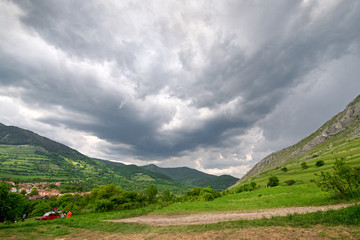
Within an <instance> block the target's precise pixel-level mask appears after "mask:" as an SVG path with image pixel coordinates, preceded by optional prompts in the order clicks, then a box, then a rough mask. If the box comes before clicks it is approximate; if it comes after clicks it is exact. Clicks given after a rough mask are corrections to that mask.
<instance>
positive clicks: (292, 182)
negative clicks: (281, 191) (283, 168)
mask: <svg viewBox="0 0 360 240" xmlns="http://www.w3.org/2000/svg"><path fill="white" fill-rule="evenodd" d="M285 183H286V185H288V186H291V185H293V184H294V183H295V181H294V180H292V179H290V180H286V181H285Z"/></svg>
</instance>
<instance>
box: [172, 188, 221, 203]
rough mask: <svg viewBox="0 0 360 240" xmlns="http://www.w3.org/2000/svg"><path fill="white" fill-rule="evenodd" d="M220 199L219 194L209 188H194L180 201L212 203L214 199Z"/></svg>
mask: <svg viewBox="0 0 360 240" xmlns="http://www.w3.org/2000/svg"><path fill="white" fill-rule="evenodd" d="M218 197H221V194H220V193H219V192H217V191H215V190H213V189H212V188H211V187H206V188H199V187H196V188H194V189H192V190H190V191H188V192H186V193H185V195H184V196H183V198H182V199H179V200H180V201H191V202H193V201H212V200H214V199H215V198H218Z"/></svg>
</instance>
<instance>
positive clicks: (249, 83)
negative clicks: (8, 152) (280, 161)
mask: <svg viewBox="0 0 360 240" xmlns="http://www.w3.org/2000/svg"><path fill="white" fill-rule="evenodd" d="M1 5H2V14H1V15H2V16H1V21H0V22H2V24H3V26H2V29H5V31H3V32H2V33H0V37H1V40H0V62H1V65H0V87H1V88H2V89H4V91H1V92H0V93H1V95H0V96H1V97H2V98H0V104H1V103H2V104H3V105H6V104H12V105H14V106H15V109H27V110H26V111H25V113H23V112H24V111H23V112H21V111H20V110H19V112H18V114H17V115H16V114H15V115H14V114H12V115H7V114H6V112H2V116H3V117H2V118H0V120H1V121H5V123H9V122H10V123H11V124H13V125H22V126H24V127H30V128H31V127H32V128H34V130H38V131H39V132H40V133H41V132H42V131H43V132H47V133H49V132H51V131H49V130H46V131H45V130H44V129H45V126H46V129H48V128H51V126H52V127H54V129H55V128H56V129H57V130H56V132H58V134H57V135H56V137H58V138H59V139H60V140H63V141H66V142H69V143H70V144H73V145H74V147H75V145H76V147H78V148H81V149H84V151H85V153H86V152H87V151H88V152H91V154H96V155H101V156H105V157H109V158H111V159H114V160H124V161H125V160H126V161H132V162H146V161H157V163H159V164H161V163H163V164H164V165H171V164H174V165H176V164H179V163H183V164H186V165H188V166H192V167H197V168H199V169H200V168H202V169H204V170H209V171H210V170H211V169H217V170H216V171H217V172H221V171H222V170H221V169H223V172H232V173H234V174H236V175H241V174H244V172H241V171H245V170H246V169H248V168H249V167H250V166H252V165H254V164H255V163H256V162H257V161H259V160H261V158H262V157H264V156H265V155H266V154H267V153H269V152H271V151H275V150H278V148H279V147H285V146H287V145H291V144H293V143H294V141H297V140H299V139H301V138H302V137H305V136H306V134H309V133H310V132H311V131H313V130H315V129H316V127H314V126H317V127H318V126H319V125H320V124H321V123H323V122H324V121H325V120H327V118H328V117H330V116H332V115H334V114H336V113H337V112H338V111H340V110H341V108H343V107H344V105H346V103H347V102H348V101H351V99H352V98H354V97H355V96H356V95H357V94H358V89H359V87H360V86H359V83H358V82H359V81H358V79H356V76H358V70H357V67H356V63H359V56H360V55H359V42H360V32H359V31H357V29H358V22H360V6H359V3H358V2H357V1H345V2H343V1H333V2H329V3H320V2H315V1H302V2H300V1H298V2H290V1H276V2H271V3H267V2H266V3H265V2H263V1H259V2H257V1H251V2H249V1H221V2H212V1H205V2H202V3H199V2H191V3H190V2H189V3H186V2H175V1H169V2H166V3H163V2H157V1H150V2H148V3H146V4H144V3H140V2H136V1H135V2H133V1H129V2H126V1H122V2H121V3H118V2H103V1H90V2H87V3H86V4H85V3H83V2H82V1H72V2H61V1H37V2H36V3H35V2H32V1H16V2H2V3H1ZM333 69H337V70H338V71H334V70H333ZM325 83H327V84H325ZM341 83H346V84H345V85H346V86H345V87H343V88H342V89H343V92H339V91H336V90H335V89H337V88H338V87H339V85H341ZM309 89H310V90H309ZM330 94H333V95H335V96H337V98H332V97H331V96H330ZM1 101H2V102H1ZM321 102H322V103H321ZM309 106H311V107H309ZM29 113H31V114H32V115H29ZM306 115H311V116H312V118H309V117H308V116H307V117H304V116H306ZM14 116H19V117H14ZM20 116H23V117H26V118H29V119H28V120H26V121H25V120H16V119H20ZM12 118H13V119H14V120H11V119H12ZM44 124H45V125H44ZM61 131H63V132H64V135H65V133H66V132H67V131H69V134H71V136H72V139H73V140H70V139H66V137H65V136H64V135H62V134H61ZM71 131H76V133H78V134H80V135H81V134H83V136H84V137H83V138H81V140H80V142H82V143H83V144H82V145H81V146H80V145H78V144H76V143H74V142H76V141H75V140H74V139H76V137H75V135H76V134H74V133H73V132H71ZM91 136H92V137H91ZM48 137H52V136H51V133H50V136H48ZM54 137H55V135H54ZM93 138H95V139H101V141H104V142H101V143H100V142H99V141H100V140H96V141H97V142H96V143H94V142H93V141H95V140H94V139H93ZM84 139H85V140H84ZM89 139H92V140H89ZM86 141H88V142H86ZM89 141H90V142H91V144H93V145H92V146H90V142H89ZM96 144H98V145H96ZM90 148H92V149H97V150H92V151H89V149H90ZM101 149H103V152H102V150H101ZM250 156H251V157H250ZM235 168H238V169H240V170H239V171H238V172H236V170H234V169H235ZM230 169H231V170H230ZM214 172H215V170H214ZM235 172H236V173H235Z"/></svg>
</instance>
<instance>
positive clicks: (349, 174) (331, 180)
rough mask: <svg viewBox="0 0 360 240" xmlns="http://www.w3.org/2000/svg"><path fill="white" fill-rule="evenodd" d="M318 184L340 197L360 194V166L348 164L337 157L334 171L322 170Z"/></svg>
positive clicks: (322, 188) (324, 189)
mask: <svg viewBox="0 0 360 240" xmlns="http://www.w3.org/2000/svg"><path fill="white" fill-rule="evenodd" d="M319 177H320V181H319V183H318V186H319V187H320V188H321V190H323V191H333V192H335V194H336V195H337V196H339V197H340V198H343V197H355V196H358V195H359V194H360V168H353V167H351V166H349V165H347V164H346V163H345V162H344V161H343V159H340V160H338V159H335V164H334V167H333V171H331V172H321V173H320V175H319Z"/></svg>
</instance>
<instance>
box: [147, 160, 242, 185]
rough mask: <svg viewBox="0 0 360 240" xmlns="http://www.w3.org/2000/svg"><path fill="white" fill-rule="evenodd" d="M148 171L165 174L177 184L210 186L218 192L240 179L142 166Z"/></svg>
mask: <svg viewBox="0 0 360 240" xmlns="http://www.w3.org/2000/svg"><path fill="white" fill-rule="evenodd" d="M141 168H144V169H146V170H149V171H152V172H157V173H161V174H164V175H166V176H168V177H170V178H172V179H174V180H175V181H177V182H180V183H182V184H185V185H191V186H196V187H208V186H210V187H211V188H213V189H216V190H225V189H227V188H228V187H230V186H232V185H233V184H235V183H236V182H237V181H238V180H239V179H238V178H235V177H232V176H230V175H222V176H215V175H211V174H207V173H204V172H201V171H198V170H195V169H192V168H188V167H177V168H161V167H158V166H156V165H154V164H150V165H146V166H142V167H141Z"/></svg>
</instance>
